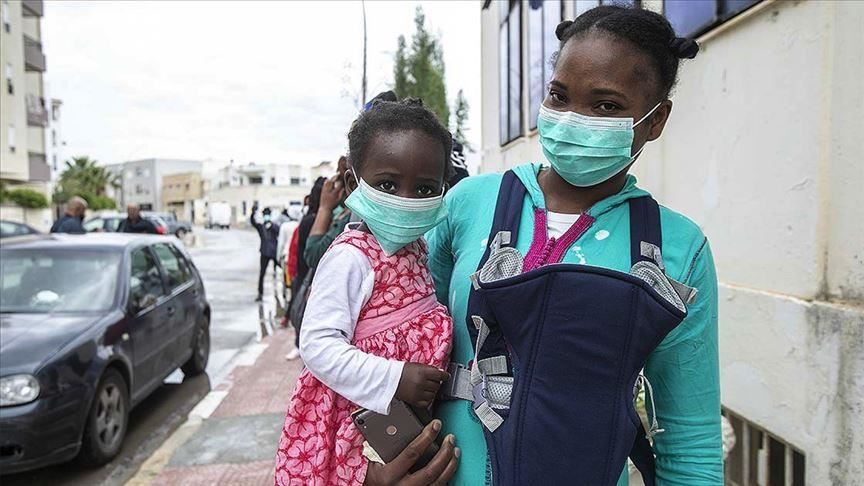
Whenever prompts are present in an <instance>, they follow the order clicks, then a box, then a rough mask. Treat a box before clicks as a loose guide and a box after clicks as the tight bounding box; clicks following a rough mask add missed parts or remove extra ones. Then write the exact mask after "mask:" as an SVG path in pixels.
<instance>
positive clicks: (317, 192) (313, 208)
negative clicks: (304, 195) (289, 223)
mask: <svg viewBox="0 0 864 486" xmlns="http://www.w3.org/2000/svg"><path fill="white" fill-rule="evenodd" d="M326 181H327V178H326V177H319V178H317V179H315V182H314V183H313V184H312V190H311V191H309V211H308V212H307V213H306V214H315V213H317V212H318V207H319V206H320V205H321V191H322V190H323V189H324V182H326Z"/></svg>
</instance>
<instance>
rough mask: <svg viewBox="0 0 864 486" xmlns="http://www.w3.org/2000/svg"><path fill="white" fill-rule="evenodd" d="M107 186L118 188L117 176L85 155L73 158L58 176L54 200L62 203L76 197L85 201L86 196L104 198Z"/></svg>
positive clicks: (118, 178) (118, 180)
mask: <svg viewBox="0 0 864 486" xmlns="http://www.w3.org/2000/svg"><path fill="white" fill-rule="evenodd" d="M109 186H110V187H113V188H119V187H120V177H119V175H117V174H113V173H111V171H109V170H107V169H106V168H105V167H103V166H101V165H98V164H97V163H96V160H93V159H91V158H90V157H88V156H86V155H85V156H79V157H73V158H72V160H68V161H66V169H65V170H64V171H63V173H62V174H60V181H59V184H58V185H57V190H56V191H55V193H54V199H55V201H57V202H60V203H62V202H66V201H68V200H69V198H70V197H72V196H76V195H78V196H82V197H84V198H85V199H88V196H90V197H92V196H98V197H104V196H105V194H106V189H107V188H108V187H109Z"/></svg>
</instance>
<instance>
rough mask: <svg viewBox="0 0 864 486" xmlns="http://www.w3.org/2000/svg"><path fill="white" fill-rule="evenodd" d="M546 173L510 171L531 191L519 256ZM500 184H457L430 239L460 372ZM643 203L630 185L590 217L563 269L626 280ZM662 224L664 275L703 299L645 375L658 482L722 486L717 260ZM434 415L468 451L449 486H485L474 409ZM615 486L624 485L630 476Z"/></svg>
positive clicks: (681, 226) (448, 407)
mask: <svg viewBox="0 0 864 486" xmlns="http://www.w3.org/2000/svg"><path fill="white" fill-rule="evenodd" d="M540 170H544V169H543V168H541V166H539V165H533V164H528V165H523V166H519V167H516V168H515V169H514V171H515V172H516V174H517V175H518V176H519V178H520V180H521V181H522V183H523V184H525V187H526V188H527V190H528V191H527V194H526V196H525V201H524V202H523V207H522V223H521V224H520V226H519V234H518V238H517V243H516V248H517V249H518V250H519V251H520V252H521V253H522V254H523V255H525V254H526V253H527V251H528V248H529V246H530V244H531V240H532V232H533V222H534V211H533V208H535V207H537V208H541V209H545V207H546V205H545V199H544V197H543V192H542V190H541V189H540V186H539V185H538V183H537V174H538V173H539V171H540ZM501 179H502V176H501V174H488V175H482V176H476V177H471V178H468V179H465V180H463V181H462V182H460V183H459V184H458V185H457V186H456V187H454V188H453V189H452V190H451V191H450V192H449V193H448V194H447V196H446V200H447V204H448V207H449V215H448V217H447V219H446V220H445V221H444V222H443V223H441V224H440V225H438V226H437V227H436V228H435V229H433V230H432V231H430V232H429V234H427V235H426V238H427V241H428V243H429V262H430V268H431V270H432V274H433V277H434V280H435V285H436V291H437V293H438V299H439V300H440V301H441V303H443V304H445V305H447V306H448V307H449V309H450V312H451V314H452V316H453V326H454V346H453V352H452V356H451V360H452V361H455V362H459V363H462V364H467V363H468V362H469V361H470V360H471V359H472V358H473V354H474V353H473V343H472V342H471V341H470V337H469V335H468V327H467V326H468V325H467V323H466V319H465V317H466V309H467V305H468V294H469V289H470V281H469V278H468V276H469V275H470V274H472V273H473V272H475V271H476V270H477V265H478V263H479V261H480V259H481V257H482V255H483V252H484V250H485V248H486V245H487V239H488V236H489V230H490V228H491V226H492V217H493V214H494V212H495V203H496V199H497V195H498V188H499V186H500V184H501ZM647 194H648V193H647V192H646V191H644V190H642V189H640V188H638V187H637V186H636V178H635V177H633V176H628V179H627V182H626V184H625V186H624V188H623V189H622V190H621V191H620V192H619V193H618V194H615V195H613V196H611V197H608V198H606V199H604V200H602V201H600V202H598V203H597V204H595V205H594V206H593V207H592V208H590V209H589V210H588V211H587V212H588V214H590V215H591V216H593V217H594V218H596V221H595V222H594V224H593V225H592V226H591V227H590V228H589V229H588V231H586V232H585V233H584V234H583V235H582V236H581V237H580V238H579V239H578V240H576V241H575V242H574V243H573V245H572V246H571V247H570V248H569V250H568V251H567V252H566V254H565V256H564V260H563V261H564V262H566V263H579V264H585V265H594V266H599V267H604V268H608V269H612V270H617V271H621V272H628V271H629V269H630V263H631V262H630V220H629V205H628V204H626V202H627V200H628V199H631V198H634V197H640V196H644V195H647ZM660 220H661V227H662V232H663V242H662V246H663V261H664V263H665V265H666V272H667V274H668V275H669V276H670V277H671V278H673V279H675V280H677V281H679V282H682V283H684V284H686V285H689V286H690V287H695V288H696V289H698V294H697V296H696V300H695V301H694V302H693V303H691V304H690V305H689V306H688V309H687V317H686V318H685V319H684V321H683V322H682V323H681V324H680V325H679V326H678V327H677V328H675V329H674V330H673V331H672V332H671V333H669V335H668V336H667V337H666V338H665V339H664V340H663V342H662V343H661V344H660V346H658V347H657V349H655V350H654V352H653V353H652V354H651V356H650V357H649V359H648V362H647V364H646V366H645V374H646V376H647V378H648V379H649V381H650V382H651V384H652V386H653V389H654V403H655V407H656V414H657V419H658V421H659V424H660V427H661V428H663V429H665V432H663V433H661V434H658V435H656V436H655V437H654V452H655V453H656V456H657V480H658V484H662V485H686V486H700V485H722V484H723V454H722V441H721V433H720V380H719V364H718V356H717V277H716V274H715V270H714V261H713V258H712V255H711V249H710V247H709V245H708V241H707V239H706V238H705V236H704V235H703V234H702V231H701V230H700V229H699V227H698V226H697V225H696V224H695V223H693V222H692V221H690V220H689V219H687V218H686V217H684V216H682V215H681V214H678V213H676V212H674V211H672V210H670V209H668V208H666V207H663V206H661V208H660ZM526 305H530V303H526ZM436 413H437V415H438V417H439V418H441V419H442V420H443V422H444V432H445V433H452V434H454V435H455V436H456V442H457V445H458V446H459V447H460V448H461V449H462V458H461V460H460V466H459V470H458V472H457V474H456V477H455V479H454V481H453V484H456V485H466V486H476V485H478V484H483V482H484V481H485V480H486V444H485V442H484V440H483V431H482V428H481V427H482V426H481V425H480V423H479V421H478V420H477V419H476V417H474V415H473V411H472V410H471V404H470V403H469V402H467V401H462V400H455V401H449V402H442V403H440V404H439V405H438V408H437V412H436ZM562 426H564V427H566V426H567V424H562ZM584 440H590V438H587V437H586V438H585V439H584ZM556 459H558V458H556ZM572 460H574V461H578V460H579V458H572ZM618 484H619V486H623V485H626V484H627V475H626V470H625V471H624V473H622V476H621V479H620V480H619V482H618Z"/></svg>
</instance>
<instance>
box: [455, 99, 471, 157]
mask: <svg viewBox="0 0 864 486" xmlns="http://www.w3.org/2000/svg"><path fill="white" fill-rule="evenodd" d="M468 108H470V107H469V106H468V100H466V99H465V94H464V93H462V90H461V89H460V90H459V93H457V94H456V102H455V103H454V106H453V114H454V115H455V116H456V126H455V128H454V129H453V138H455V139H456V140H457V141H458V142H459V143H461V144H462V147H464V148H465V150H469V151H471V152H473V151H474V147H472V146H471V144H469V143H468V137H466V136H465V132H467V131H468V127H467V126H466V124H467V122H468Z"/></svg>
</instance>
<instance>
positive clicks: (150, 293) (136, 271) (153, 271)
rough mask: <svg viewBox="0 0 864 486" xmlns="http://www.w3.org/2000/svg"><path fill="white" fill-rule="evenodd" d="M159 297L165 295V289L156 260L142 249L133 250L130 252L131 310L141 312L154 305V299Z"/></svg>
mask: <svg viewBox="0 0 864 486" xmlns="http://www.w3.org/2000/svg"><path fill="white" fill-rule="evenodd" d="M161 295H165V288H164V287H163V285H162V277H161V276H160V274H159V267H158V266H156V260H155V259H154V258H153V255H151V254H150V252H149V251H147V250H146V249H144V248H142V249H140V250H135V251H134V252H132V271H131V272H130V282H129V302H130V303H131V304H132V306H133V308H135V309H137V310H142V309H146V308H147V307H150V306H151V305H153V304H155V303H156V299H158V298H159V296H161Z"/></svg>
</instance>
